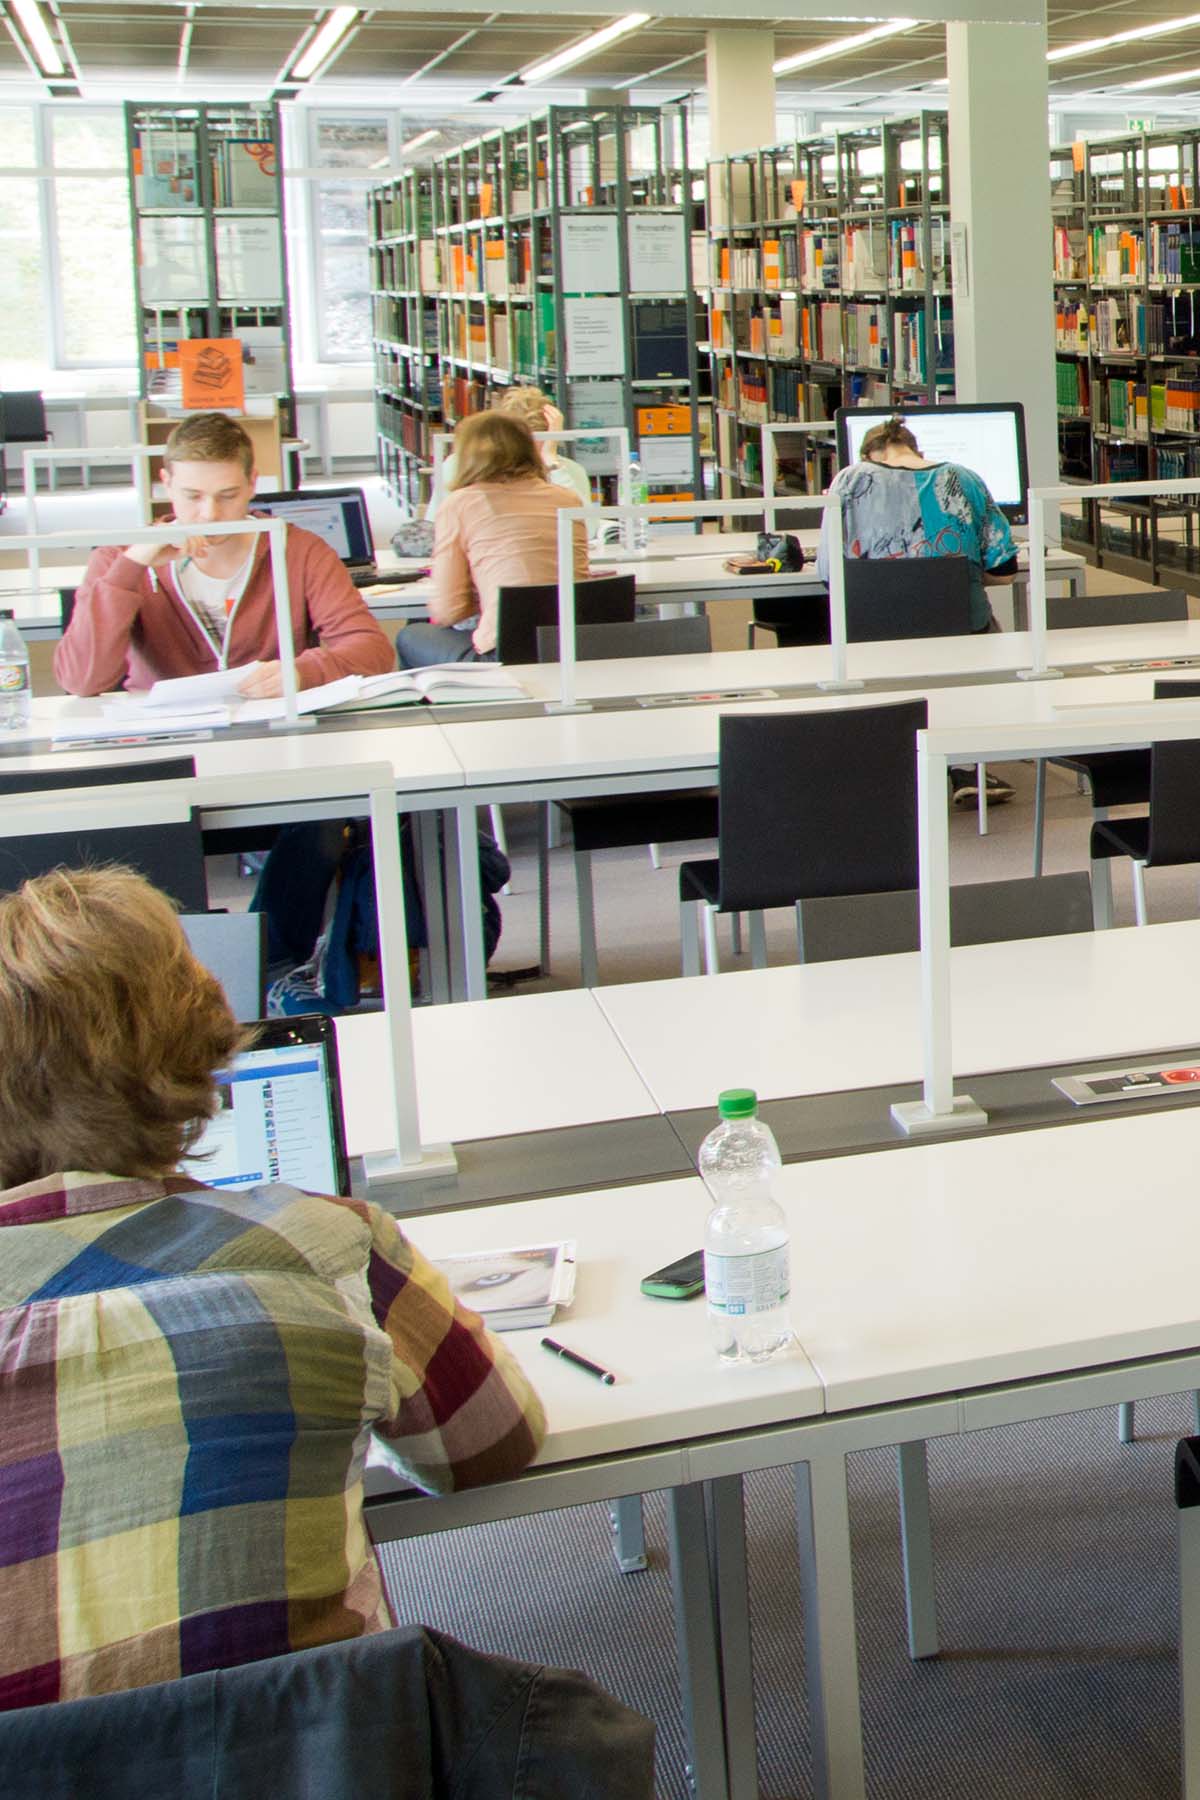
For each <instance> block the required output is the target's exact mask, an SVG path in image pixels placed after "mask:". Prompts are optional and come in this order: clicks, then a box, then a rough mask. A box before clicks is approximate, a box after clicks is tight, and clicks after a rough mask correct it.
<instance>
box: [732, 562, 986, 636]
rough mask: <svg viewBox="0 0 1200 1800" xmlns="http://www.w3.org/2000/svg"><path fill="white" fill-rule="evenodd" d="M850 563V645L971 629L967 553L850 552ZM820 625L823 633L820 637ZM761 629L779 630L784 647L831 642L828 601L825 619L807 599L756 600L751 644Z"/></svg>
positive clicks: (848, 621) (848, 603)
mask: <svg viewBox="0 0 1200 1800" xmlns="http://www.w3.org/2000/svg"><path fill="white" fill-rule="evenodd" d="M844 567H845V571H846V641H847V643H851V644H863V643H885V642H887V641H888V640H890V639H892V638H923V637H958V636H961V635H962V634H964V633H966V632H968V631H970V630H971V565H970V563H969V562H968V561H967V559H966V557H965V556H918V557H888V558H881V559H875V558H866V557H853V556H848V557H847V558H846V560H845V564H844ZM801 607H803V608H804V609H805V614H806V616H805V617H804V619H803V620H802V622H800V623H794V622H793V621H794V620H795V617H796V614H797V612H798V611H799V609H800V608H801ZM789 612H790V616H789ZM819 624H820V625H823V631H822V633H821V634H820V635H817V634H816V633H817V627H818V625H819ZM757 628H762V629H763V630H767V631H774V632H775V634H776V637H777V640H778V642H779V645H780V647H781V648H786V647H788V646H791V645H793V644H827V643H828V642H829V606H828V601H826V602H825V603H824V611H823V616H820V617H819V616H818V615H817V614H816V613H815V612H813V611H812V610H811V609H810V606H809V601H808V600H807V599H796V600H791V601H787V600H770V599H768V600H766V601H759V600H756V601H755V603H754V617H753V619H752V620H751V624H750V636H749V642H750V647H751V648H753V646H754V633H755V630H756V629H757Z"/></svg>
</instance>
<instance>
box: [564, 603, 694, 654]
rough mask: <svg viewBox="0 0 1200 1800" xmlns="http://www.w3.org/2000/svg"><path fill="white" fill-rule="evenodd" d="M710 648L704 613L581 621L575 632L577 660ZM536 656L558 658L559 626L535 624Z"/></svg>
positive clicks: (678, 652) (692, 651)
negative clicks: (602, 622)
mask: <svg viewBox="0 0 1200 1800" xmlns="http://www.w3.org/2000/svg"><path fill="white" fill-rule="evenodd" d="M711 649H712V629H711V627H710V625H709V622H708V616H707V614H705V613H697V614H696V615H695V616H694V617H692V618H686V619H635V620H634V621H633V623H632V624H631V625H627V624H625V623H623V622H622V623H621V624H619V625H581V626H580V627H579V629H578V631H577V632H576V633H575V656H576V660H577V661H579V662H600V661H603V660H604V659H605V658H606V657H611V656H686V655H688V654H692V655H701V654H703V653H705V652H706V651H709V650H711ZM537 659H538V661H539V662H557V661H558V626H557V625H539V626H538V628H537Z"/></svg>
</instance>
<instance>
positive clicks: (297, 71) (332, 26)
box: [288, 6, 358, 81]
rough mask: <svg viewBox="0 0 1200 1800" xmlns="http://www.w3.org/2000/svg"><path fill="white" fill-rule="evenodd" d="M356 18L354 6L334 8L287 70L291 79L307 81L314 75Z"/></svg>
mask: <svg viewBox="0 0 1200 1800" xmlns="http://www.w3.org/2000/svg"><path fill="white" fill-rule="evenodd" d="M357 17H358V8H357V7H356V6H335V7H334V9H333V11H332V12H331V13H330V14H329V17H328V18H327V19H326V20H325V23H324V24H323V25H322V27H321V29H320V30H319V31H318V32H317V35H316V36H315V37H314V38H312V39H311V40H310V41H309V43H308V44H307V45H306V46H305V48H304V50H303V51H302V53H301V54H300V56H299V57H298V58H297V60H296V61H295V62H294V63H293V64H292V65H291V67H290V68H289V69H288V74H289V75H290V77H291V79H292V80H293V81H307V80H308V79H309V78H310V76H312V75H315V74H316V72H317V70H318V69H319V68H320V67H321V64H322V63H323V62H326V61H327V60H328V58H329V56H330V54H331V52H332V51H333V49H334V46H335V45H337V44H340V43H341V41H342V39H343V38H344V37H345V35H346V33H347V32H348V31H349V29H350V27H351V25H353V23H354V21H355V19H357Z"/></svg>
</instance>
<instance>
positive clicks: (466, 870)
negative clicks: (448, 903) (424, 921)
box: [454, 800, 487, 1000]
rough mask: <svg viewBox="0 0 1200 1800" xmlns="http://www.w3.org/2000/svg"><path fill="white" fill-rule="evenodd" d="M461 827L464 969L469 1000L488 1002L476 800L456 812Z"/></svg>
mask: <svg viewBox="0 0 1200 1800" xmlns="http://www.w3.org/2000/svg"><path fill="white" fill-rule="evenodd" d="M454 814H455V820H456V824H457V827H458V881H459V891H460V895H461V900H462V910H461V924H462V947H463V969H464V972H465V976H466V990H467V999H468V1000H486V999H487V973H486V971H485V968H484V961H483V891H482V889H481V888H480V885H479V828H478V825H477V823H476V819H475V805H474V802H473V801H469V800H468V801H463V802H461V803H460V804H459V805H458V806H456V807H455V809H454Z"/></svg>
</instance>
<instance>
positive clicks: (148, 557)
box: [125, 519, 212, 569]
mask: <svg viewBox="0 0 1200 1800" xmlns="http://www.w3.org/2000/svg"><path fill="white" fill-rule="evenodd" d="M163 524H164V525H172V524H174V520H173V519H164V520H163ZM211 543H212V540H211V539H210V538H206V537H185V538H184V539H183V541H182V543H178V544H130V545H129V546H128V548H127V549H126V551H125V554H126V556H127V557H128V558H129V560H130V562H135V563H141V565H142V567H143V568H144V569H160V568H161V567H162V565H163V564H164V563H168V562H171V561H172V560H173V559H174V558H176V557H181V556H188V557H190V558H191V560H192V561H193V562H197V563H201V564H202V563H203V562H204V559H205V557H206V556H208V555H209V554H210V551H211Z"/></svg>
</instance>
